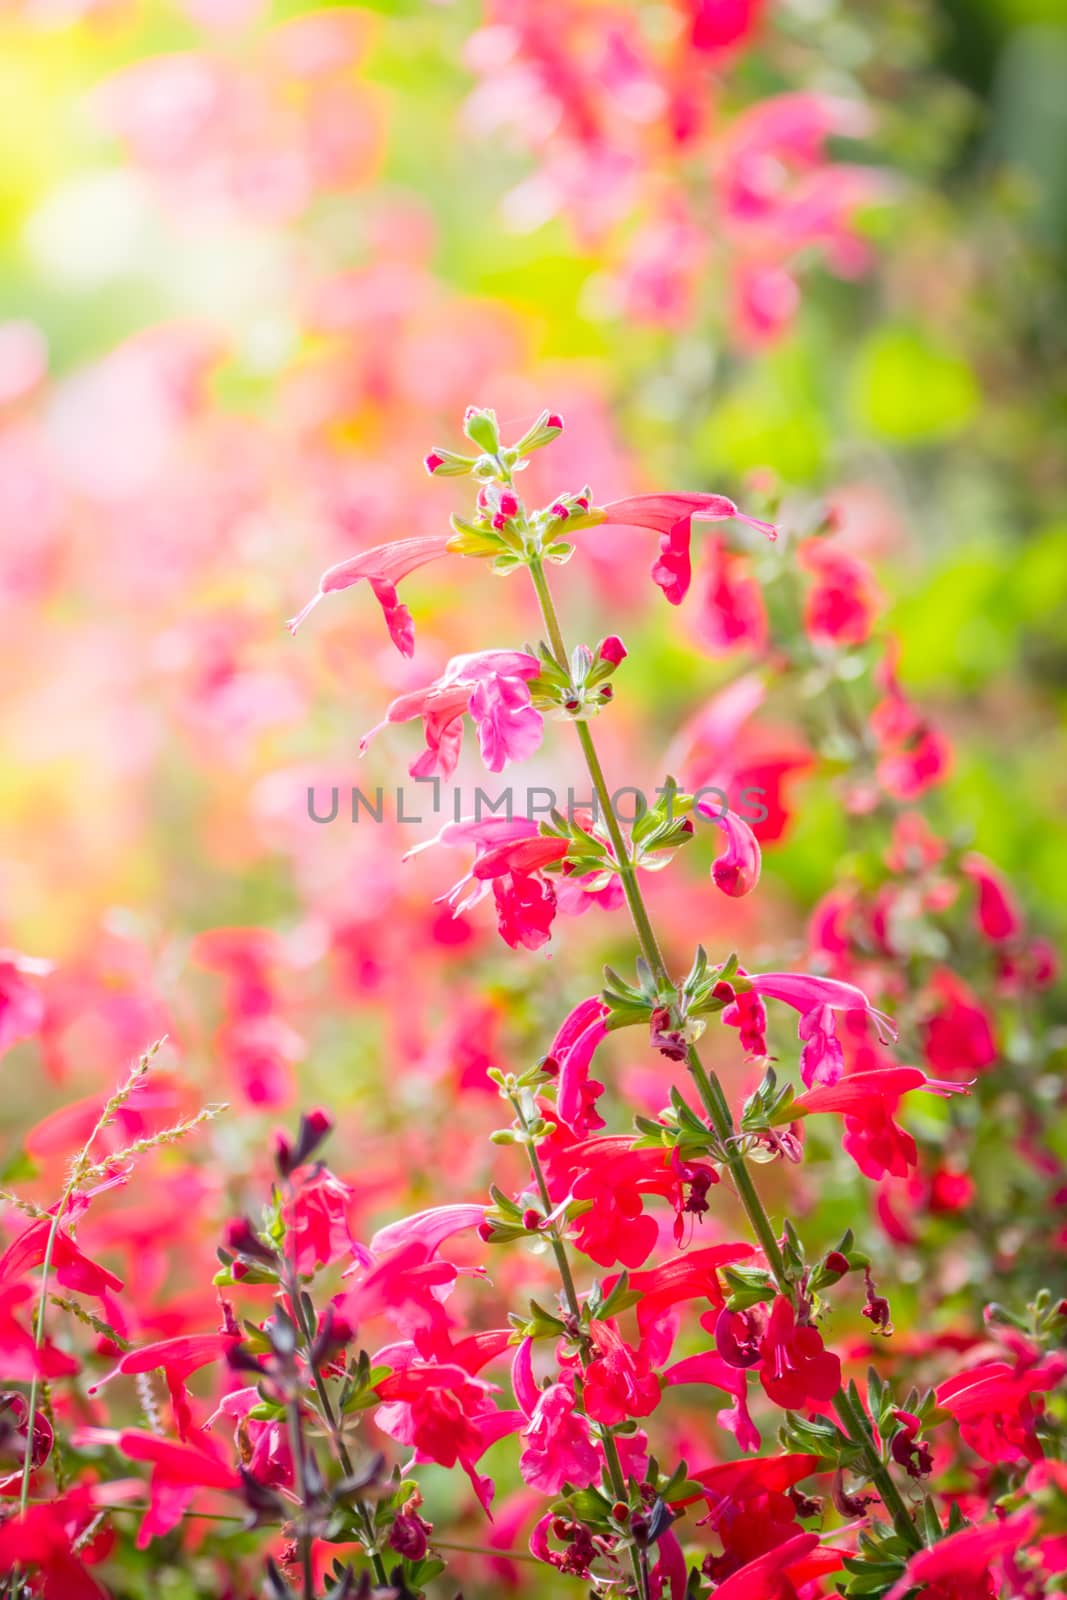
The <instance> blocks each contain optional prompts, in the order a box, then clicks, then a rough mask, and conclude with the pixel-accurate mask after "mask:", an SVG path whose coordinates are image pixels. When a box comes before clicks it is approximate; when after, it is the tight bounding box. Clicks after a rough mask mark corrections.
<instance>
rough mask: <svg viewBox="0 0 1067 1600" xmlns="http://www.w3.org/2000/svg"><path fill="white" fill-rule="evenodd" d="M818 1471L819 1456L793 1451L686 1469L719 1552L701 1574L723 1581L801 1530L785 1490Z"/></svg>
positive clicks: (707, 1563)
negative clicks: (704, 1507) (697, 1490)
mask: <svg viewBox="0 0 1067 1600" xmlns="http://www.w3.org/2000/svg"><path fill="white" fill-rule="evenodd" d="M818 1470H819V1457H818V1456H815V1455H802V1454H796V1455H781V1456H753V1457H749V1459H748V1460H744V1461H728V1462H721V1463H719V1464H718V1465H717V1466H714V1467H705V1468H704V1469H703V1470H702V1471H700V1472H691V1473H690V1474H689V1477H690V1481H691V1482H693V1483H699V1484H701V1485H702V1486H703V1489H704V1498H705V1500H706V1502H707V1515H706V1516H705V1517H702V1518H701V1524H702V1525H704V1524H708V1525H710V1527H711V1528H712V1529H713V1531H714V1532H715V1533H716V1534H717V1535H718V1537H719V1538H720V1540H721V1541H722V1545H723V1553H722V1555H721V1556H711V1557H709V1558H708V1559H707V1560H706V1561H705V1563H704V1569H703V1570H704V1572H705V1575H706V1576H708V1577H710V1578H714V1579H715V1580H716V1581H718V1582H722V1581H723V1579H725V1578H728V1577H729V1576H730V1574H731V1573H733V1572H736V1571H737V1569H738V1568H739V1567H742V1566H744V1565H745V1564H746V1563H747V1562H750V1561H753V1560H755V1559H756V1558H757V1557H758V1556H762V1555H766V1554H767V1553H768V1551H771V1550H773V1549H775V1548H776V1547H777V1546H779V1545H783V1544H785V1543H786V1541H787V1540H789V1539H792V1538H794V1537H795V1536H796V1535H797V1534H798V1533H800V1532H801V1531H802V1530H801V1529H800V1528H799V1527H798V1525H797V1512H796V1507H795V1505H794V1504H793V1502H792V1500H791V1499H790V1498H789V1495H788V1492H787V1491H788V1490H790V1489H792V1488H793V1487H794V1485H795V1484H798V1483H799V1482H800V1481H801V1479H802V1478H807V1477H809V1476H810V1475H811V1474H812V1473H813V1472H817V1471H818Z"/></svg>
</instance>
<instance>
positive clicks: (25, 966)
mask: <svg viewBox="0 0 1067 1600" xmlns="http://www.w3.org/2000/svg"><path fill="white" fill-rule="evenodd" d="M51 970H52V969H51V963H50V962H48V961H38V960H35V959H34V958H33V957H32V956H24V955H20V954H19V952H18V951H17V950H0V1055H2V1054H3V1053H4V1051H5V1050H9V1049H10V1048H11V1046H12V1045H13V1044H17V1043H18V1042H19V1040H20V1039H29V1038H30V1037H31V1036H32V1035H33V1034H35V1033H37V1032H38V1030H39V1029H40V1026H41V1023H42V1022H43V1021H44V996H43V995H42V993H41V990H40V988H39V986H38V985H37V984H35V983H31V982H30V981H29V980H30V979H31V978H42V977H44V976H45V974H46V973H48V972H50V971H51Z"/></svg>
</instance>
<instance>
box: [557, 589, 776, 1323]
mask: <svg viewBox="0 0 1067 1600" xmlns="http://www.w3.org/2000/svg"><path fill="white" fill-rule="evenodd" d="M530 576H531V577H532V578H533V584H534V588H535V589H536V591H537V598H538V600H539V601H540V604H541V615H542V617H543V618H544V623H545V628H546V630H547V632H548V637H549V642H550V643H551V645H552V649H553V652H554V653H555V655H556V658H557V660H558V662H559V665H560V666H561V667H562V668H563V669H564V670H566V666H567V647H566V645H565V644H564V642H563V634H562V631H561V629H560V625H559V616H558V614H557V612H556V607H555V602H554V601H553V599H552V594H551V591H550V589H549V587H548V579H547V577H546V575H545V570H544V565H543V563H542V562H541V561H540V560H534V561H531V563H530ZM575 727H576V729H577V733H578V742H579V744H580V745H581V747H582V754H583V755H584V756H585V763H586V767H587V768H588V770H589V776H590V778H591V779H592V782H593V788H594V789H595V791H596V796H597V802H598V805H599V807H600V811H601V813H602V814H603V818H604V825H605V827H606V828H607V830H608V837H609V838H610V840H611V845H612V849H613V850H614V852H615V860H616V863H617V865H618V872H619V878H620V879H621V881H622V888H623V893H624V894H625V896H626V904H627V905H628V906H629V908H630V916H631V918H632V920H633V924H634V928H635V930H636V932H637V939H638V943H639V944H640V946H641V953H642V955H643V956H644V958H645V960H646V961H647V962H648V965H649V966H650V967H651V969H652V972H653V974H654V975H655V977H656V980H657V982H658V983H660V984H661V985H663V986H664V987H665V988H673V987H674V985H673V983H672V981H671V977H670V973H669V972H668V971H667V964H666V962H665V961H664V959H663V953H662V951H661V950H660V947H659V941H658V940H657V938H656V933H655V929H654V928H653V926H652V921H651V918H650V917H649V915H648V908H647V906H646V905H645V898H644V895H643V894H642V892H641V885H640V883H639V882H638V878H637V869H636V867H635V865H634V861H633V856H632V853H631V851H630V850H629V848H628V847H627V844H626V840H625V838H624V837H623V832H622V829H621V828H620V827H619V822H618V818H617V817H616V816H615V813H614V810H613V809H612V805H611V791H610V790H609V789H608V784H607V779H606V778H605V776H604V769H603V767H602V766H601V764H600V757H599V755H598V754H597V749H596V745H595V743H594V741H593V735H592V732H591V731H590V728H589V724H588V723H586V722H578V723H576V724H575ZM688 1067H689V1072H690V1074H691V1076H692V1078H693V1082H694V1083H695V1084H696V1088H697V1093H698V1094H699V1095H700V1099H701V1103H702V1104H703V1106H704V1109H705V1111H706V1112H707V1114H708V1117H709V1119H710V1121H711V1125H712V1127H713V1128H714V1130H715V1133H716V1135H717V1137H718V1139H719V1142H720V1143H721V1145H722V1147H723V1150H724V1151H725V1153H726V1160H727V1164H728V1166H729V1168H730V1176H731V1178H732V1179H733V1182H734V1187H735V1189H736V1190H737V1193H738V1196H739V1197H740V1200H741V1204H742V1205H743V1206H744V1208H745V1211H746V1213H747V1215H748V1218H749V1221H750V1222H751V1224H752V1227H753V1230H754V1232H755V1234H756V1237H757V1238H758V1239H759V1242H760V1244H761V1246H762V1248H763V1252H764V1255H765V1256H766V1258H767V1264H768V1266H769V1267H770V1269H771V1271H772V1272H773V1274H774V1277H775V1279H776V1281H777V1283H778V1286H779V1288H780V1289H781V1290H782V1291H783V1293H785V1294H788V1293H789V1291H790V1285H789V1280H788V1277H787V1275H786V1271H785V1263H784V1261H783V1260H782V1252H781V1250H780V1248H779V1245H778V1239H777V1236H776V1234H775V1231H774V1228H773V1227H772V1225H771V1220H770V1218H769V1217H768V1215H767V1212H766V1210H765V1208H764V1205H763V1202H762V1201H761V1199H760V1197H759V1194H758V1192H757V1190H756V1186H755V1184H754V1183H753V1182H752V1178H751V1175H750V1173H749V1171H748V1168H747V1166H746V1165H745V1159H744V1156H742V1155H741V1153H740V1152H739V1151H738V1150H737V1148H736V1146H735V1143H734V1140H735V1130H734V1124H733V1118H732V1116H731V1115H730V1107H729V1102H728V1101H727V1099H726V1095H725V1094H724V1092H723V1088H722V1085H721V1083H720V1082H719V1080H718V1078H717V1077H716V1075H715V1074H714V1073H713V1072H709V1071H708V1070H707V1068H706V1067H705V1066H704V1064H703V1063H702V1061H701V1059H700V1056H699V1055H698V1053H697V1051H696V1049H695V1048H694V1047H693V1046H692V1045H690V1047H689V1052H688Z"/></svg>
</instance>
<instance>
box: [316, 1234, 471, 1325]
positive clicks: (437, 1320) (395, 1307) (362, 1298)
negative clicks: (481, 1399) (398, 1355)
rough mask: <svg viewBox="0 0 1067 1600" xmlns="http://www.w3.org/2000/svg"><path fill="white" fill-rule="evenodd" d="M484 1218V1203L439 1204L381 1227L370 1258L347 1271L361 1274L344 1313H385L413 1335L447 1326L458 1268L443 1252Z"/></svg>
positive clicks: (362, 1317) (357, 1318) (354, 1318)
mask: <svg viewBox="0 0 1067 1600" xmlns="http://www.w3.org/2000/svg"><path fill="white" fill-rule="evenodd" d="M484 1216H485V1207H484V1206H478V1205H451V1206H434V1207H432V1208H431V1209H430V1210H428V1211H419V1212H417V1213H416V1214H415V1215H414V1216H411V1217H403V1218H401V1220H400V1221H399V1222H393V1223H390V1224H389V1226H388V1227H386V1228H382V1229H380V1230H379V1231H378V1232H377V1233H376V1234H375V1235H374V1237H373V1238H372V1239H371V1242H370V1256H371V1260H370V1262H369V1263H368V1262H367V1261H366V1260H365V1259H363V1254H362V1253H361V1255H360V1257H359V1258H357V1260H356V1262H355V1264H354V1265H353V1266H352V1267H350V1268H349V1270H348V1272H347V1273H346V1274H345V1277H346V1278H347V1277H350V1276H352V1275H353V1274H358V1275H359V1276H358V1281H357V1283H356V1285H355V1287H354V1288H353V1289H352V1290H351V1291H350V1292H349V1294H348V1296H347V1298H346V1299H345V1301H344V1304H343V1308H342V1309H343V1312H344V1315H345V1317H346V1318H347V1319H348V1320H349V1321H351V1322H352V1323H353V1324H360V1323H362V1322H364V1321H367V1320H369V1319H370V1318H372V1317H377V1316H383V1315H384V1316H387V1317H389V1318H390V1320H391V1321H393V1322H394V1323H395V1324H396V1325H397V1326H398V1327H400V1328H401V1329H402V1330H403V1331H404V1332H407V1333H411V1334H412V1335H415V1334H417V1333H420V1332H421V1331H422V1330H427V1329H428V1330H430V1331H431V1332H432V1331H433V1330H435V1329H436V1330H440V1329H442V1328H443V1327H444V1326H445V1323H446V1320H447V1319H446V1315H445V1311H444V1304H443V1303H444V1301H445V1300H447V1298H448V1296H449V1295H450V1294H451V1293H452V1290H453V1288H454V1287H455V1284H456V1280H457V1279H458V1277H459V1268H458V1267H456V1266H454V1265H453V1263H452V1262H451V1261H444V1260H442V1259H441V1258H440V1256H439V1255H438V1251H439V1250H440V1248H441V1245H442V1244H444V1242H445V1241H446V1240H447V1239H451V1238H452V1237H454V1235H455V1234H457V1233H463V1232H465V1231H466V1230H467V1229H470V1228H476V1227H477V1226H478V1224H479V1223H480V1222H481V1221H482V1220H483V1218H484Z"/></svg>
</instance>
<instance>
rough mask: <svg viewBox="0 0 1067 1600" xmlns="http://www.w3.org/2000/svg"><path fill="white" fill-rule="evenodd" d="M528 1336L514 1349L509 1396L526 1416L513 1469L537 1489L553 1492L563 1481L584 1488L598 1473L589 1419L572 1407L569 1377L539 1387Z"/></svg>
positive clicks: (530, 1485)
mask: <svg viewBox="0 0 1067 1600" xmlns="http://www.w3.org/2000/svg"><path fill="white" fill-rule="evenodd" d="M532 1351H533V1341H532V1339H524V1340H523V1341H522V1343H521V1344H520V1345H519V1348H518V1350H517V1351H516V1352H515V1359H514V1361H513V1363H512V1368H511V1382H512V1387H513V1388H514V1390H515V1398H516V1400H518V1402H519V1405H520V1406H521V1407H522V1409H523V1412H524V1413H525V1415H526V1418H527V1425H526V1427H525V1429H524V1430H523V1433H522V1440H523V1452H522V1455H521V1456H520V1458H519V1471H520V1472H521V1473H522V1477H523V1482H524V1483H526V1484H527V1485H528V1487H529V1488H531V1489H539V1490H540V1491H541V1493H542V1494H550V1495H554V1494H559V1492H560V1490H561V1489H562V1488H563V1485H564V1484H565V1483H572V1484H573V1485H574V1486H575V1488H577V1489H584V1488H585V1487H586V1486H587V1485H588V1484H591V1483H595V1482H596V1480H597V1478H599V1476H600V1471H601V1460H600V1454H599V1451H598V1450H597V1447H596V1445H595V1444H594V1443H593V1438H592V1434H591V1432H590V1428H589V1423H588V1422H587V1420H586V1419H585V1417H583V1416H582V1414H581V1413H580V1412H579V1411H578V1410H576V1408H575V1398H574V1383H573V1380H572V1379H571V1378H570V1374H569V1373H568V1374H566V1379H567V1380H568V1381H561V1382H558V1383H553V1384H550V1385H549V1386H548V1388H546V1389H539V1388H538V1387H537V1385H536V1383H535V1382H534V1377H533V1368H532V1364H531V1354H532Z"/></svg>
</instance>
